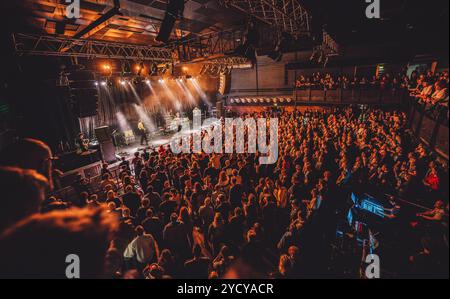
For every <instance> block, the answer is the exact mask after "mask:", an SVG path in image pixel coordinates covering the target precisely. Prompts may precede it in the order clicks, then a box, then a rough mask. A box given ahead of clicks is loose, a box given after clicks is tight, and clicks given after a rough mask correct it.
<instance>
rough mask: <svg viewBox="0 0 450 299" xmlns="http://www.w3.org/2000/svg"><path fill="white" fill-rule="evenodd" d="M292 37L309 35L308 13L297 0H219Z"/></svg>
mask: <svg viewBox="0 0 450 299" xmlns="http://www.w3.org/2000/svg"><path fill="white" fill-rule="evenodd" d="M220 2H221V3H222V5H224V6H226V7H232V8H235V9H237V10H239V11H241V12H243V13H246V14H249V15H251V16H253V17H255V18H256V19H258V20H260V21H262V22H264V23H266V24H268V25H270V26H274V27H276V28H277V29H278V30H279V31H282V32H286V33H289V34H291V35H292V36H294V37H298V36H302V35H309V33H310V31H311V30H310V22H311V20H310V15H309V13H308V11H307V10H306V9H304V8H303V6H301V5H300V3H299V2H298V0H220Z"/></svg>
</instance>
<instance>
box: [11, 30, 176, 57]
mask: <svg viewBox="0 0 450 299" xmlns="http://www.w3.org/2000/svg"><path fill="white" fill-rule="evenodd" d="M12 39H13V43H14V48H15V50H16V53H17V54H18V55H39V56H64V57H80V58H110V59H122V60H141V61H144V60H151V61H157V62H171V61H172V60H173V59H172V50H170V49H168V48H157V47H147V46H141V45H130V44H121V43H110V42H104V41H97V40H86V39H74V38H66V37H56V36H40V35H33V34H22V33H14V34H13V35H12Z"/></svg>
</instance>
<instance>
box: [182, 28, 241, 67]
mask: <svg viewBox="0 0 450 299" xmlns="http://www.w3.org/2000/svg"><path fill="white" fill-rule="evenodd" d="M243 39H244V32H242V31H241V30H227V31H222V32H212V33H207V34H203V35H196V36H193V37H190V38H186V39H181V40H179V41H177V42H178V45H177V49H178V52H177V53H178V59H179V60H180V61H181V62H188V61H193V60H196V59H202V58H205V57H211V56H214V55H218V54H225V55H233V53H234V51H235V49H236V48H237V47H238V46H239V45H241V44H242V42H243Z"/></svg>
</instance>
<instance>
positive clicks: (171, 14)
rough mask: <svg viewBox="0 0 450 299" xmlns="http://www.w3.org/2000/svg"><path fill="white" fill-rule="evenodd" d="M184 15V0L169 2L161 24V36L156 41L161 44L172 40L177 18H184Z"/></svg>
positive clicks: (171, 0)
mask: <svg viewBox="0 0 450 299" xmlns="http://www.w3.org/2000/svg"><path fill="white" fill-rule="evenodd" d="M183 13H184V0H169V3H168V5H167V11H166V15H165V17H164V20H163V21H162V23H161V27H160V29H159V34H158V36H157V37H156V40H157V41H159V42H163V43H167V42H168V41H169V39H170V34H171V33H172V30H173V27H174V26H175V21H176V20H177V18H179V17H181V16H183Z"/></svg>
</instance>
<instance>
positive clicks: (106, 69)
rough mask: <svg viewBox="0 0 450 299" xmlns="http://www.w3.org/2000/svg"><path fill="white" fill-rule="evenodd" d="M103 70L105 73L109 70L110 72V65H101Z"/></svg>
mask: <svg viewBox="0 0 450 299" xmlns="http://www.w3.org/2000/svg"><path fill="white" fill-rule="evenodd" d="M103 69H104V70H105V71H110V70H111V65H110V64H108V63H105V64H104V65H103Z"/></svg>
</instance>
